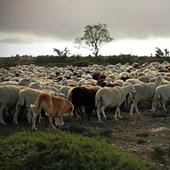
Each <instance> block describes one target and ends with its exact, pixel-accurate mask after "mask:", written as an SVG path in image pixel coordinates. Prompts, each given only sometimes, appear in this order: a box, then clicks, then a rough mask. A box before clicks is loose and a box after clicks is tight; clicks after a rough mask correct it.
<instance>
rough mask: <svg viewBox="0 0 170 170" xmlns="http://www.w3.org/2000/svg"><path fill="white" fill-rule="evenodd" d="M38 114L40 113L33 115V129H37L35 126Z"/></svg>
mask: <svg viewBox="0 0 170 170" xmlns="http://www.w3.org/2000/svg"><path fill="white" fill-rule="evenodd" d="M37 116H38V113H35V114H33V117H32V130H37V128H36V126H35V122H36V118H37Z"/></svg>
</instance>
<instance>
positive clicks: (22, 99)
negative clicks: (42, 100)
mask: <svg viewBox="0 0 170 170" xmlns="http://www.w3.org/2000/svg"><path fill="white" fill-rule="evenodd" d="M40 92H41V91H40V90H38V89H32V88H25V89H23V90H21V91H20V92H19V97H18V101H17V104H16V110H15V114H14V117H13V123H14V124H17V123H18V114H19V111H20V108H21V107H22V106H25V109H26V111H27V114H26V116H27V121H28V123H29V124H31V119H32V114H31V108H30V105H31V104H34V102H35V100H36V99H37V97H38V95H39V94H40Z"/></svg>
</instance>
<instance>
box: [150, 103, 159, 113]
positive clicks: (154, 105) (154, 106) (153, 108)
mask: <svg viewBox="0 0 170 170" xmlns="http://www.w3.org/2000/svg"><path fill="white" fill-rule="evenodd" d="M157 105H158V103H157V102H156V101H153V102H152V109H151V110H150V111H151V112H154V111H155V110H156V108H157Z"/></svg>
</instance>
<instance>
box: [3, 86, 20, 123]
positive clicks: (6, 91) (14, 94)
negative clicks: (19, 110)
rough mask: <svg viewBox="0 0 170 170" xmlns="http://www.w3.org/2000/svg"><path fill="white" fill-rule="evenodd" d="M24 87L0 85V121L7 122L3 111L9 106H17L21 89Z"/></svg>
mask: <svg viewBox="0 0 170 170" xmlns="http://www.w3.org/2000/svg"><path fill="white" fill-rule="evenodd" d="M21 88H22V87H20V86H14V85H1V86H0V104H1V106H0V123H1V124H4V125H5V124H6V123H5V122H4V119H3V111H4V109H7V107H15V104H16V103H17V100H18V95H19V91H20V90H21Z"/></svg>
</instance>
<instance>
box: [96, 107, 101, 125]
mask: <svg viewBox="0 0 170 170" xmlns="http://www.w3.org/2000/svg"><path fill="white" fill-rule="evenodd" d="M97 118H98V121H99V122H101V116H100V108H97Z"/></svg>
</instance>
